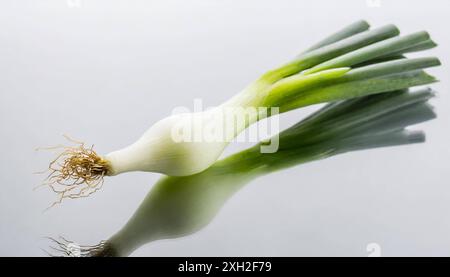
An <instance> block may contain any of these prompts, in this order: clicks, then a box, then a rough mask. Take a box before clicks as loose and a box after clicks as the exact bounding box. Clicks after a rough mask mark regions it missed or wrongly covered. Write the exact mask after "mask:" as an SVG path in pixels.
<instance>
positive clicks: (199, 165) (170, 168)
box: [48, 21, 440, 201]
mask: <svg viewBox="0 0 450 277" xmlns="http://www.w3.org/2000/svg"><path fill="white" fill-rule="evenodd" d="M435 45H436V44H435V43H434V42H433V41H432V40H431V39H430V37H429V35H428V33H426V32H418V33H414V34H410V35H405V36H399V30H398V29H397V27H395V26H394V25H387V26H384V27H381V28H377V29H373V30H369V25H368V24H367V22H365V21H359V22H356V23H354V24H352V25H350V26H348V27H346V28H344V29H343V30H341V31H339V32H337V33H335V34H333V35H331V36H329V37H327V38H325V39H324V40H322V41H320V42H319V43H317V44H315V45H314V46H312V47H310V48H309V49H308V50H307V51H305V52H303V53H302V54H300V55H298V56H297V57H295V58H294V59H293V60H292V61H290V62H288V63H286V64H284V65H282V66H280V67H278V68H275V69H273V70H270V71H268V72H266V73H265V74H263V75H262V76H261V77H260V78H258V79H257V80H256V81H254V82H253V83H251V84H250V85H249V86H248V87H246V88H245V89H244V90H243V91H241V92H240V93H239V94H237V95H236V96H234V97H232V98H231V99H230V100H228V101H226V102H225V103H223V104H222V105H219V106H217V107H215V108H213V109H211V110H208V111H205V112H197V113H183V114H176V115H172V116H169V117H167V118H164V119H162V120H160V121H158V122H156V123H155V124H154V125H153V126H152V127H150V128H149V129H148V130H147V131H146V132H145V133H144V134H143V135H142V136H141V137H140V138H139V139H138V140H137V141H136V142H134V143H132V144H131V145H129V146H126V147H124V148H122V149H119V150H117V151H113V152H111V153H108V154H106V155H99V154H97V153H96V152H95V151H94V150H93V149H92V148H87V147H85V145H84V144H83V143H79V144H78V145H76V146H74V147H66V148H64V150H63V152H62V153H61V154H60V155H59V156H58V157H57V158H56V159H55V160H54V161H53V162H52V163H51V164H50V167H49V168H50V171H51V172H50V177H49V182H48V184H49V185H50V186H51V188H52V189H53V190H54V191H55V192H57V193H58V194H59V199H60V201H61V200H62V199H64V198H77V197H84V196H87V195H89V194H91V193H92V192H94V191H96V190H98V189H99V188H100V187H101V185H102V184H103V177H104V176H114V175H117V174H121V173H124V172H129V171H147V172H159V173H163V174H166V175H170V176H187V175H192V174H196V173H199V172H202V171H204V170H205V169H207V168H208V167H210V166H211V165H212V164H214V162H215V161H216V160H217V159H218V158H219V157H220V155H221V154H222V152H223V151H224V149H225V147H226V146H227V145H228V144H229V143H230V141H231V140H232V139H233V138H235V137H236V136H237V135H238V134H239V133H241V132H242V131H243V130H245V129H246V128H247V127H248V126H249V125H251V124H253V123H255V122H257V121H258V120H260V119H262V118H266V117H268V116H271V115H272V114H271V113H265V114H264V113H260V112H259V108H260V107H265V108H269V109H270V108H278V109H279V111H280V112H282V113H283V112H288V111H291V110H294V109H298V108H301V107H305V106H309V105H314V104H319V103H326V102H335V101H340V100H345V99H351V98H355V97H362V96H368V95H372V94H379V93H386V92H390V91H395V90H402V89H407V88H409V87H414V86H419V85H425V84H430V83H433V82H435V81H436V79H435V78H434V77H433V76H431V75H428V74H427V73H426V72H424V71H423V69H425V68H428V67H432V66H438V65H439V64H440V62H439V60H438V59H437V58H434V57H429V58H415V59H408V58H406V57H404V54H405V53H409V52H413V51H421V50H425V49H429V48H431V47H434V46H435ZM226 109H228V110H232V111H233V113H234V114H235V115H237V116H240V117H241V118H242V117H243V118H245V120H241V121H239V120H238V121H236V120H234V119H233V118H232V120H228V121H227V120H225V122H224V121H223V120H222V118H223V116H222V115H223V114H225V112H224V110H226ZM247 109H254V110H256V111H257V112H255V113H250V114H246V113H247V112H246V110H247ZM193 122H195V124H194V123H193ZM224 123H225V124H224ZM206 129H208V130H211V129H214V130H220V133H221V134H223V136H222V139H219V140H217V139H216V140H211V139H209V140H208V139H206V137H207V136H208V134H207V132H206V131H205V130H206ZM186 130H188V131H186ZM186 132H188V133H189V134H190V136H189V137H191V138H192V137H194V138H200V139H198V140H197V139H194V140H185V139H175V138H174V137H175V136H176V135H178V134H182V135H181V137H182V138H184V136H183V135H185V134H186Z"/></svg>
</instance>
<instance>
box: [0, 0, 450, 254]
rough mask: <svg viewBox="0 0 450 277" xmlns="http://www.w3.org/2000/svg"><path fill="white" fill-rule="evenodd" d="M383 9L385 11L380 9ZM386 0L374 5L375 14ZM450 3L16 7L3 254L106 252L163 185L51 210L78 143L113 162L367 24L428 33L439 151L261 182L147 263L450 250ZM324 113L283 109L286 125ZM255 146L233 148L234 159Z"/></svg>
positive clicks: (7, 99)
mask: <svg viewBox="0 0 450 277" xmlns="http://www.w3.org/2000/svg"><path fill="white" fill-rule="evenodd" d="M377 2H379V3H380V6H379V7H376V6H377ZM370 3H373V4H375V5H373V4H370ZM449 14H450V6H449V3H448V1H446V0H441V1H439V0H433V1H411V0H408V1H407V0H395V1H387V0H381V1H365V0H353V1H318V0H316V1H261V0H254V1H237V0H236V1H207V0H204V1H184V0H179V1H111V0H89V1H84V0H79V1H77V0H72V1H68V2H66V1H56V0H55V1H31V0H30V1H17V0H3V1H1V2H0V113H1V115H0V126H1V128H0V132H1V135H0V137H1V144H2V147H3V150H2V151H1V155H0V186H1V189H0V255H1V256H11V255H12V256H25V255H26V256H28V255H32V256H35V255H37V256H42V255H45V254H44V253H43V252H42V251H41V250H40V248H46V247H47V244H48V241H47V240H45V239H43V238H42V237H44V236H58V235H64V236H65V237H67V238H70V239H73V240H75V241H77V242H80V243H82V244H94V243H97V242H98V241H99V240H102V239H106V238H108V237H109V236H110V235H112V234H113V233H114V232H116V231H117V230H118V229H119V228H120V227H121V226H122V225H123V224H124V223H125V222H126V220H127V219H128V218H129V217H130V216H131V214H132V213H133V211H134V210H135V209H136V208H137V206H138V205H139V203H140V201H141V200H142V199H143V197H144V196H145V195H146V193H147V192H148V191H149V189H150V188H151V187H152V184H154V182H155V181H156V180H157V179H158V178H159V176H158V175H157V174H149V173H129V174H123V175H120V176H117V177H115V178H108V179H107V180H106V184H105V186H104V188H103V190H102V191H101V192H99V193H96V194H95V195H93V196H92V197H90V198H88V199H82V200H78V201H67V202H64V204H63V205H61V206H58V207H57V208H54V209H51V210H49V211H47V212H43V210H44V209H45V208H46V207H47V206H48V205H49V204H50V203H51V202H52V201H53V200H54V194H52V193H51V192H50V191H49V190H48V189H41V190H38V191H33V190H32V188H33V187H34V186H35V185H37V184H39V183H40V181H41V179H42V176H38V175H33V174H32V172H34V171H37V170H40V169H43V168H45V167H46V163H47V161H48V160H49V159H50V158H51V157H52V155H51V154H50V153H47V152H35V151H33V149H34V148H35V147H37V146H47V145H55V144H58V143H63V142H64V139H63V138H62V137H61V134H64V133H67V134H70V135H72V136H73V137H75V138H79V139H82V140H84V141H86V142H89V143H95V145H96V149H97V150H98V152H100V153H107V152H109V151H112V150H115V149H118V148H120V147H123V146H125V145H127V144H129V143H131V142H133V141H134V140H135V139H136V138H137V137H139V135H140V134H142V132H143V131H145V130H146V129H147V128H148V127H149V126H151V125H152V123H154V122H155V121H157V120H159V119H161V118H163V117H164V116H167V115H169V113H170V112H171V110H172V109H173V108H174V107H176V106H180V105H183V106H187V107H191V106H192V103H193V102H192V100H193V99H194V98H201V99H203V101H204V103H205V104H206V105H216V104H219V103H221V102H222V101H224V100H226V99H228V98H229V97H231V96H232V95H234V94H235V93H237V92H239V91H240V89H242V88H243V87H244V86H245V85H246V84H248V83H249V82H250V81H252V80H254V79H255V78H257V77H258V76H259V75H260V74H261V73H263V72H264V71H265V70H267V69H270V68H272V67H274V66H276V65H279V64H280V63H283V62H285V61H287V60H289V59H290V58H291V57H293V56H295V55H296V54H297V53H298V52H300V51H301V50H303V49H305V48H306V47H308V46H309V45H311V44H312V43H314V42H316V41H317V40H319V39H321V38H322V37H324V36H325V35H328V34H329V33H331V32H333V31H335V30H337V29H339V28H341V27H343V26H344V25H346V24H349V23H351V22H353V21H355V20H358V19H367V20H368V21H369V22H370V23H371V24H372V26H380V25H383V24H387V23H395V24H397V25H398V26H399V27H400V28H401V30H402V31H403V33H408V32H413V31H418V30H422V29H425V30H428V31H430V33H431V35H432V37H433V38H434V40H435V41H437V42H438V43H439V44H440V46H439V47H438V48H437V49H433V50H431V51H429V53H427V54H421V55H437V56H439V57H440V58H441V59H442V62H443V63H444V65H443V66H441V67H440V68H437V69H432V70H430V72H431V73H433V74H434V75H436V76H437V77H438V78H440V79H441V80H442V81H441V83H439V84H436V85H434V86H433V87H434V88H435V89H436V90H438V91H439V96H438V97H437V98H436V99H434V100H433V101H432V103H433V104H434V105H435V107H436V111H437V113H438V116H439V117H438V119H437V120H434V121H432V122H429V123H426V124H423V125H421V126H416V127H415V129H423V130H425V131H426V133H427V137H428V140H427V142H426V143H425V144H421V145H413V146H404V147H397V148H388V149H378V150H371V151H363V152H358V153H351V154H346V155H341V156H337V157H334V158H331V159H328V160H325V161H321V162H315V163H310V164H306V165H302V166H299V167H295V168H292V169H289V170H285V171H282V172H278V173H276V174H273V175H270V176H267V177H265V178H261V179H258V180H256V181H254V182H253V183H251V184H250V185H248V186H247V187H245V188H244V189H243V190H242V191H240V192H239V193H238V194H236V195H235V196H234V197H233V198H232V199H231V200H230V201H228V203H227V204H226V205H225V206H224V208H223V209H222V210H221V212H220V213H219V214H218V216H217V217H216V218H215V220H214V221H213V222H212V223H211V224H210V225H209V226H207V227H206V228H205V229H203V230H202V231H200V232H199V233H196V234H194V235H192V236H189V237H185V238H182V239H177V240H166V241H158V242H154V243H151V244H148V245H146V246H145V247H142V248H141V249H139V250H137V251H136V252H135V253H134V254H133V255H136V256H144V255H145V256H147V255H155V256H171V255H177V256H179V255H181V256H185V255H186V256H190V255H205V256H210V255H219V256H220V255H249V256H253V255H255V256H265V255H270V256H272V255H273V256H279V255H283V256H291V255H293V256H310V255H315V256H329V255H331V256H341V255H352V256H367V255H368V252H367V251H366V246H367V244H369V243H372V242H375V243H378V244H379V245H380V247H381V251H382V252H381V254H382V255H386V256H396V255H450V237H449V234H450V215H449V213H448V211H449V210H450V185H449V183H448V181H445V180H448V179H449V178H450V165H449V162H448V161H449V154H450V146H449V141H450V132H449V119H450V104H449V99H450V96H449V83H448V78H449V69H448V66H447V64H449V59H448V57H449V52H448V49H450V45H449V43H450V39H449V35H448V26H450V19H449ZM316 108H317V107H312V108H308V109H303V110H302V111H295V112H292V113H289V114H286V115H283V116H282V118H281V120H282V122H281V123H282V126H283V127H287V126H289V125H290V124H292V123H294V122H296V121H298V120H299V119H300V118H301V117H302V116H304V115H305V114H307V113H308V112H310V111H312V110H314V109H316ZM246 146H248V145H244V144H237V145H232V146H231V147H230V148H229V149H228V150H227V153H231V152H234V151H236V150H238V149H243V148H245V147H246Z"/></svg>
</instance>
